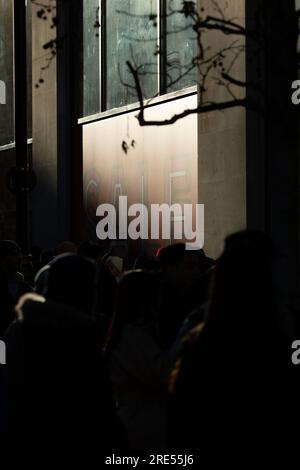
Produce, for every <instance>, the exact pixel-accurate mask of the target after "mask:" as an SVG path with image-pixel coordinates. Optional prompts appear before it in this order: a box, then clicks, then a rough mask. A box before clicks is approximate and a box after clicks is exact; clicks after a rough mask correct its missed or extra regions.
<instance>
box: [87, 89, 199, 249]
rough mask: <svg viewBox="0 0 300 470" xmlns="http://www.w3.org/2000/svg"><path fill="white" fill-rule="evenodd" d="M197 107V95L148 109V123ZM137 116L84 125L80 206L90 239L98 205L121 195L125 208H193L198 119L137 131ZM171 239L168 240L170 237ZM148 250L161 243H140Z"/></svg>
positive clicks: (114, 199)
mask: <svg viewBox="0 0 300 470" xmlns="http://www.w3.org/2000/svg"><path fill="white" fill-rule="evenodd" d="M196 106H197V96H196V95H192V96H189V97H184V98H181V99H178V100H176V101H172V102H167V103H164V104H160V105H157V106H153V107H151V108H149V109H148V110H147V115H146V117H148V118H149V119H161V118H162V117H169V116H172V115H173V114H175V113H179V112H181V111H183V110H184V109H186V108H190V107H196ZM136 114H137V112H136V111H134V112H130V113H128V114H125V115H121V116H116V117H111V118H109V119H105V120H102V121H97V122H94V123H90V124H86V125H84V127H83V169H84V182H83V183H84V204H85V212H86V224H87V228H88V232H89V235H90V236H93V237H95V235H96V226H97V223H98V222H99V218H98V217H97V216H96V211H97V207H98V206H99V205H100V204H104V203H109V204H114V205H115V206H116V208H117V206H118V201H119V197H120V196H127V197H128V204H129V205H130V204H136V203H138V204H144V205H146V206H148V207H150V205H151V204H162V203H166V204H169V205H172V204H176V203H177V204H182V205H183V204H195V205H196V203H197V202H198V200H197V199H198V195H197V171H198V168H197V154H198V152H197V115H196V114H195V115H190V116H188V117H186V118H184V119H181V120H179V121H178V122H176V123H175V124H173V125H170V126H161V127H155V126H151V127H140V126H139V124H138V121H137V119H136V117H135V116H136ZM171 239H172V237H171ZM140 243H143V244H144V245H146V246H147V249H148V251H149V252H152V251H153V250H154V249H155V248H157V247H158V246H161V244H162V242H161V240H160V239H158V240H153V239H152V240H149V241H144V240H143V241H141V242H140Z"/></svg>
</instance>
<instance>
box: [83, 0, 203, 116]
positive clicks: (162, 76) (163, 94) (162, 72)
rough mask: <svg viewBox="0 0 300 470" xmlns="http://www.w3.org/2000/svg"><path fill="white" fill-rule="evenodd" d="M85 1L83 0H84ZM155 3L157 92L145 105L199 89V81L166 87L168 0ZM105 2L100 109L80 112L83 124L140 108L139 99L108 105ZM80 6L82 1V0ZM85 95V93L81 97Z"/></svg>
mask: <svg viewBox="0 0 300 470" xmlns="http://www.w3.org/2000/svg"><path fill="white" fill-rule="evenodd" d="M83 1H84V0H83ZM155 1H156V3H157V16H158V22H157V46H158V48H159V50H160V51H161V53H160V54H159V58H158V63H157V96H156V97H154V98H152V99H151V103H150V104H147V101H148V100H147V99H145V101H144V105H145V108H148V107H152V106H156V105H157V104H161V103H164V102H166V101H172V100H175V99H178V98H180V97H185V96H189V95H193V94H196V93H197V92H198V85H197V84H195V85H191V86H189V87H185V88H181V89H179V90H176V91H170V92H169V91H167V74H166V71H167V38H166V35H165V34H164V31H166V29H167V17H166V12H167V0H154V2H155ZM106 2H107V0H99V22H100V24H101V28H99V38H98V40H99V55H100V57H99V64H100V69H99V92H100V93H99V96H100V100H99V101H100V110H99V112H97V113H93V114H89V115H86V116H80V117H79V118H78V124H86V123H88V122H93V121H98V120H102V119H107V118H109V117H112V116H119V115H121V114H125V113H128V112H131V111H135V110H139V109H140V105H139V102H138V101H136V102H134V103H130V104H127V105H125V106H119V107H115V108H109V109H107V107H106V106H107V83H106V77H105V72H103V71H106V65H107V25H106ZM82 9H83V3H82ZM82 98H83V99H84V96H83V97H82ZM82 110H83V104H82Z"/></svg>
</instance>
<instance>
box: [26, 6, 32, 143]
mask: <svg viewBox="0 0 300 470" xmlns="http://www.w3.org/2000/svg"><path fill="white" fill-rule="evenodd" d="M26 8H27V10H26V34H27V137H28V139H30V138H31V137H32V18H31V15H32V8H31V1H30V0H27V4H26Z"/></svg>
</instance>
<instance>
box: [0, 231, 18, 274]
mask: <svg viewBox="0 0 300 470" xmlns="http://www.w3.org/2000/svg"><path fill="white" fill-rule="evenodd" d="M21 261H22V252H21V248H20V247H19V245H18V244H17V243H15V242H14V241H12V240H1V241H0V269H1V270H2V273H3V274H4V275H5V276H6V277H7V279H9V280H13V279H16V278H17V274H18V271H19V270H20V267H21Z"/></svg>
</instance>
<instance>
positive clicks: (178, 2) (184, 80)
mask: <svg viewBox="0 0 300 470" xmlns="http://www.w3.org/2000/svg"><path fill="white" fill-rule="evenodd" d="M183 4H184V2H183V1H182V0H167V19H166V29H167V32H166V38H165V43H166V45H167V51H166V88H167V91H168V92H171V91H176V90H180V89H182V88H186V87H189V86H192V85H195V84H196V83H197V81H198V80H197V67H196V66H193V59H195V58H196V57H197V53H198V49H197V35H196V32H195V31H194V30H193V25H194V22H193V19H192V18H191V16H189V15H188V14H187V15H185V14H184V12H183ZM194 4H195V8H197V6H196V4H197V2H196V0H195V1H194Z"/></svg>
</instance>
